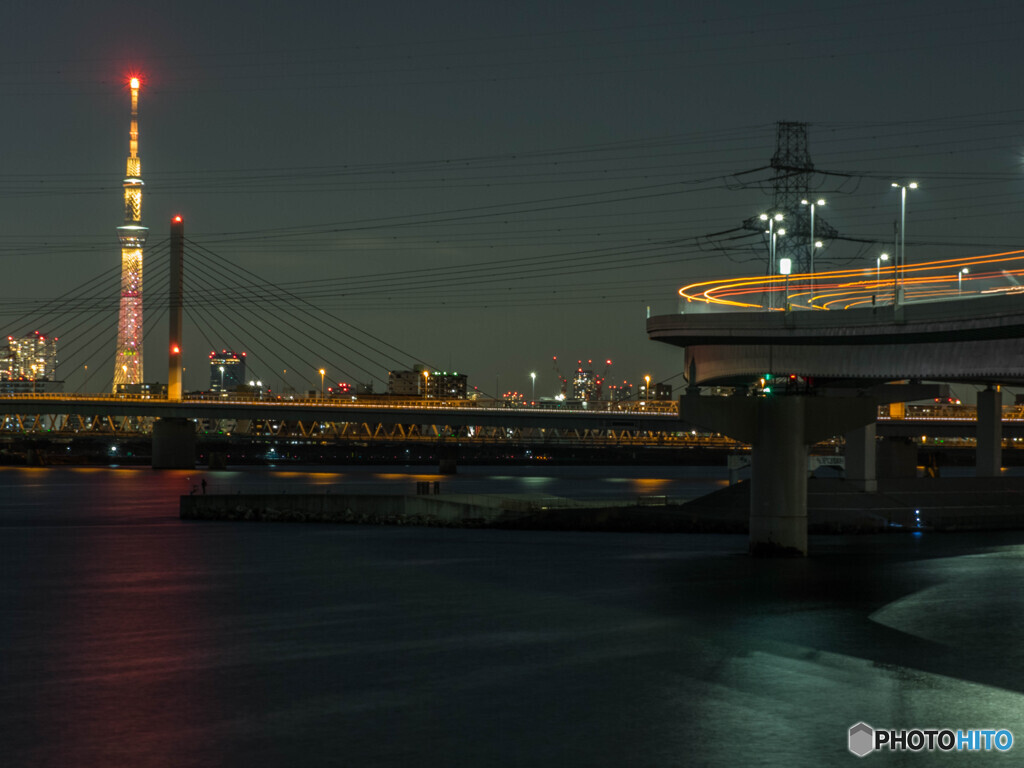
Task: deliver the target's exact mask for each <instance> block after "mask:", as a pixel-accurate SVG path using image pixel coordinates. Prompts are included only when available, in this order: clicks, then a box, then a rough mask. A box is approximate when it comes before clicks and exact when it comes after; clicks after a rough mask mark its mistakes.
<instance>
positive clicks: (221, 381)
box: [220, 365, 224, 392]
mask: <svg viewBox="0 0 1024 768" xmlns="http://www.w3.org/2000/svg"><path fill="white" fill-rule="evenodd" d="M220 391H221V392H223V391H224V366H223V365H222V366H220Z"/></svg>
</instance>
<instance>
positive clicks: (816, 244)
mask: <svg viewBox="0 0 1024 768" xmlns="http://www.w3.org/2000/svg"><path fill="white" fill-rule="evenodd" d="M824 204H825V200H824V199H821V198H819V199H818V200H815V201H814V202H811V201H810V200H801V201H800V205H809V206H810V207H811V239H810V240H809V243H810V250H811V261H810V264H809V267H810V269H809V270H808V271H809V272H810V273H811V293H814V249H815V248H821V246H822V243H821V241H820V240H815V239H814V209H815V208H818V207H820V206H823V205H824Z"/></svg>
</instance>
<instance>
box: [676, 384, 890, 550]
mask: <svg viewBox="0 0 1024 768" xmlns="http://www.w3.org/2000/svg"><path fill="white" fill-rule="evenodd" d="M679 415H680V417H681V418H682V419H683V421H685V422H688V423H689V424H694V425H698V426H702V427H704V428H705V429H710V430H714V431H715V432H720V433H722V434H725V435H729V436H730V437H733V438H735V439H737V440H742V441H743V442H745V443H750V444H751V446H752V448H753V450H752V459H753V465H752V468H751V487H750V553H751V554H754V555H766V556H794V555H795V556H802V555H806V554H807V455H808V449H809V447H810V446H811V445H813V444H814V443H817V442H820V441H821V440H824V439H826V438H828V437H832V436H833V435H837V434H842V433H844V432H849V431H850V430H852V429H853V428H854V427H862V426H864V425H865V424H870V423H873V422H874V421H875V419H876V418H877V416H878V405H877V401H876V400H875V398H872V397H815V396H808V395H776V396H773V397H701V396H700V395H699V394H698V393H696V392H694V393H691V394H687V395H686V396H684V397H682V398H681V399H680V401H679Z"/></svg>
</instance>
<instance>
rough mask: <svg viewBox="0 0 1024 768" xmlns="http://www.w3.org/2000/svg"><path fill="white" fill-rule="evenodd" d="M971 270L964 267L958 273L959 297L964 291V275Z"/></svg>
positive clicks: (957, 292) (957, 287)
mask: <svg viewBox="0 0 1024 768" xmlns="http://www.w3.org/2000/svg"><path fill="white" fill-rule="evenodd" d="M969 271H970V270H968V269H967V267H964V268H963V269H961V270H960V271H959V272H957V273H956V295H957V297H959V296H960V295H961V294H962V293H963V290H962V288H963V278H964V275H966V274H967V273H968V272H969Z"/></svg>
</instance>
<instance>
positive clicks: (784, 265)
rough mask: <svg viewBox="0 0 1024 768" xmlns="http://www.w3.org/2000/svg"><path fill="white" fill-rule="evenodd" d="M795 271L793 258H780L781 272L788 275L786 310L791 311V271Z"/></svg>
mask: <svg viewBox="0 0 1024 768" xmlns="http://www.w3.org/2000/svg"><path fill="white" fill-rule="evenodd" d="M792 271H793V260H792V259H790V258H785V257H784V258H781V259H779V274H780V275H785V276H786V305H785V307H786V311H787V312H789V273H790V272H792Z"/></svg>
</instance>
